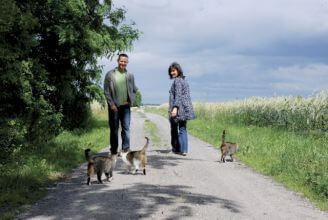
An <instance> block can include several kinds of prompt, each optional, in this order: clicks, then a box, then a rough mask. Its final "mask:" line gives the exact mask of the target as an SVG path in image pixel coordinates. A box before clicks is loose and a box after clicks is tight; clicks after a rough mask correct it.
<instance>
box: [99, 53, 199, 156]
mask: <svg viewBox="0 0 328 220" xmlns="http://www.w3.org/2000/svg"><path fill="white" fill-rule="evenodd" d="M117 63H118V65H117V67H116V68H115V69H113V70H110V71H109V72H108V73H107V74H106V76H105V80H104V92H105V96H106V100H107V104H108V120H109V128H110V151H111V154H117V150H118V128H119V124H121V128H122V131H121V137H122V151H124V152H126V151H129V150H130V121H131V108H130V107H131V106H132V104H133V103H134V101H135V94H136V92H137V90H138V89H137V87H136V85H135V81H134V76H133V74H132V73H130V72H128V71H127V68H126V67H127V65H128V63H129V57H128V55H126V54H120V55H119V56H118V59H117ZM168 75H169V77H170V79H172V80H173V82H172V85H171V88H170V91H169V92H170V96H169V120H170V125H171V145H172V152H174V153H177V154H181V155H184V156H186V155H187V153H188V132H187V121H188V120H191V119H194V118H195V114H194V111H193V107H192V103H191V98H190V89H189V85H188V83H187V81H186V80H185V76H184V75H183V70H182V68H181V66H180V65H179V64H178V63H176V62H174V63H172V64H171V65H170V66H169V68H168Z"/></svg>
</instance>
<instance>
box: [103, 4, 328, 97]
mask: <svg viewBox="0 0 328 220" xmlns="http://www.w3.org/2000/svg"><path fill="white" fill-rule="evenodd" d="M116 4H117V5H118V6H119V5H125V7H126V9H127V18H128V19H131V20H134V21H135V22H136V24H137V27H138V28H139V29H140V30H141V31H143V35H142V36H141V37H140V40H139V41H137V42H136V43H135V48H134V51H133V52H131V53H130V54H129V55H130V63H129V66H128V68H129V70H130V71H132V72H134V73H135V75H136V80H137V83H138V86H139V87H140V89H141V90H142V92H143V97H144V101H145V102H146V103H147V102H151V103H154V102H158V103H161V102H167V96H168V89H169V86H170V80H169V79H168V76H167V68H168V66H169V64H170V63H171V62H172V61H177V62H179V63H180V64H181V65H182V67H183V69H184V71H185V73H186V75H187V76H188V81H189V83H190V85H191V88H192V89H193V91H192V97H196V98H197V100H202V99H203V100H208V99H211V100H212V101H215V99H216V100H222V99H224V100H226V99H229V98H232V99H234V98H236V97H247V96H254V95H258V96H261V95H266V96H267V95H273V94H277V95H279V94H284V95H288V94H302V95H307V94H309V93H311V92H312V91H314V90H319V89H325V88H327V81H328V80H327V77H326V75H325V74H326V73H327V70H328V69H327V65H328V59H327V57H328V51H327V50H326V48H327V47H328V38H327V36H328V13H327V11H328V0H316V1H313V0H288V1H286V0H266V1H263V0H248V1H245V0H206V1H205V0H199V1H190V0H180V1H176V0H156V1H154V0H142V1H141V0H120V1H117V2H116ZM102 63H103V61H102ZM104 63H105V64H106V67H105V69H106V68H107V69H110V68H109V67H108V66H110V67H113V66H115V65H116V62H114V63H111V64H108V63H107V62H104ZM225 92H226V93H227V94H224V93H225Z"/></svg>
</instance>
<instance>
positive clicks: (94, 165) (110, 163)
mask: <svg viewBox="0 0 328 220" xmlns="http://www.w3.org/2000/svg"><path fill="white" fill-rule="evenodd" d="M84 153H85V158H86V160H87V161H88V169H87V175H88V180H87V185H91V182H90V178H91V176H93V175H94V174H97V179H98V183H103V181H102V180H101V176H102V174H103V173H105V175H106V181H108V182H109V181H111V180H112V178H113V170H114V168H115V166H116V160H117V155H116V154H114V155H110V154H108V155H99V156H98V155H94V156H92V155H91V150H90V149H86V150H85V151H84Z"/></svg>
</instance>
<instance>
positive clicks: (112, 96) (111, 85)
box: [104, 68, 138, 106]
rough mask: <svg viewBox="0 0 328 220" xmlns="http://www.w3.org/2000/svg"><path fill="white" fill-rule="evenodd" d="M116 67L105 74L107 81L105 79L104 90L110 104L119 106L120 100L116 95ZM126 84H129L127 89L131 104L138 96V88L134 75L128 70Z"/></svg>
mask: <svg viewBox="0 0 328 220" xmlns="http://www.w3.org/2000/svg"><path fill="white" fill-rule="evenodd" d="M115 70H116V68H115V69H112V70H110V71H109V72H108V73H107V74H106V76H105V81H104V92H105V96H106V100H107V104H108V105H109V106H111V105H113V104H115V105H116V106H118V101H117V96H116V91H115V86H116V83H115V78H114V74H113V73H114V72H115ZM125 74H126V76H125V77H126V84H127V89H128V102H129V103H130V106H132V105H133V103H134V101H135V97H136V92H137V90H138V88H137V87H136V85H135V83H134V76H133V74H132V73H129V72H126V73H125Z"/></svg>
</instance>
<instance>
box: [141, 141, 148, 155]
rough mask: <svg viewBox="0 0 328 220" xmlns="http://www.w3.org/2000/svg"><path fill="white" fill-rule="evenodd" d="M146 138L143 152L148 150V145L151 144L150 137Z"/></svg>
mask: <svg viewBox="0 0 328 220" xmlns="http://www.w3.org/2000/svg"><path fill="white" fill-rule="evenodd" d="M145 138H146V140H147V141H146V144H145V146H144V147H143V148H142V149H141V152H143V153H145V152H146V150H147V147H148V145H149V138H148V137H145Z"/></svg>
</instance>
